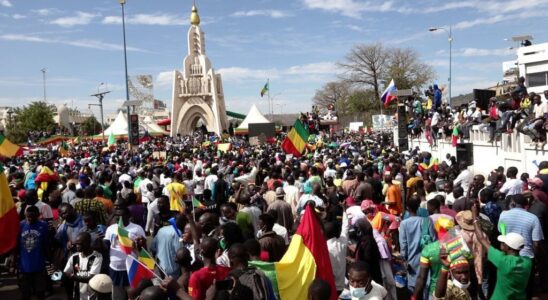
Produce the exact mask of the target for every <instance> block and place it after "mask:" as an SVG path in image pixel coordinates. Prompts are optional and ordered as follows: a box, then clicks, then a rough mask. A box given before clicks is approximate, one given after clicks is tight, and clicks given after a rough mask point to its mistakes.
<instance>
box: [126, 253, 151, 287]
mask: <svg viewBox="0 0 548 300" xmlns="http://www.w3.org/2000/svg"><path fill="white" fill-rule="evenodd" d="M126 269H127V277H128V279H129V285H130V286H131V287H132V288H135V287H137V286H138V285H139V283H140V282H141V281H143V280H147V279H152V278H153V277H154V276H155V275H154V272H153V271H151V270H150V269H148V267H147V266H146V265H145V264H143V263H141V262H140V261H138V260H136V259H135V257H133V256H131V255H128V257H127V258H126Z"/></svg>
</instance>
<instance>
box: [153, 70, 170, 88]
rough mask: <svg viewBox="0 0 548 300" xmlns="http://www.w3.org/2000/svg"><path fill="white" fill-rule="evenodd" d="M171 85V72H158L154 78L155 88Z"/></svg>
mask: <svg viewBox="0 0 548 300" xmlns="http://www.w3.org/2000/svg"><path fill="white" fill-rule="evenodd" d="M172 83H173V71H165V72H160V73H158V75H157V76H156V87H159V88H162V87H170V86H171V84H172Z"/></svg>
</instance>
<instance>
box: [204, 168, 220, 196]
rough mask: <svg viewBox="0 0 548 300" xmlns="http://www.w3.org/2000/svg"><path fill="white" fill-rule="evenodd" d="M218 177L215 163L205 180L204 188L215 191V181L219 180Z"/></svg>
mask: <svg viewBox="0 0 548 300" xmlns="http://www.w3.org/2000/svg"><path fill="white" fill-rule="evenodd" d="M217 179H218V177H217V165H214V166H213V167H211V170H210V174H209V175H207V176H206V178H205V180H204V189H206V190H210V191H213V187H214V186H215V182H217ZM207 200H209V199H207Z"/></svg>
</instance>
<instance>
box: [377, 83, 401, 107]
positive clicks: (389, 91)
mask: <svg viewBox="0 0 548 300" xmlns="http://www.w3.org/2000/svg"><path fill="white" fill-rule="evenodd" d="M397 91H398V89H397V88H396V85H395V84H394V79H392V80H390V84H389V85H388V86H387V87H386V89H385V90H384V92H383V93H382V96H381V101H382V103H384V107H388V106H389V105H390V102H392V101H393V100H397V99H398V96H396V92H397Z"/></svg>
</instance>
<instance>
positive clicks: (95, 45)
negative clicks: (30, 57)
mask: <svg viewBox="0 0 548 300" xmlns="http://www.w3.org/2000/svg"><path fill="white" fill-rule="evenodd" d="M0 40H4V41H20V42H33V43H45V44H62V45H69V46H74V47H81V48H89V49H97V50H107V51H112V50H116V51H118V50H123V49H124V47H123V45H119V44H111V43H105V42H102V41H98V40H90V39H81V40H62V39H51V38H47V39H46V38H41V37H38V36H32V35H24V34H4V35H0ZM127 51H134V52H148V51H146V50H143V49H140V48H135V47H127Z"/></svg>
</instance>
